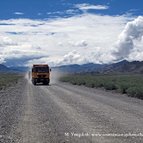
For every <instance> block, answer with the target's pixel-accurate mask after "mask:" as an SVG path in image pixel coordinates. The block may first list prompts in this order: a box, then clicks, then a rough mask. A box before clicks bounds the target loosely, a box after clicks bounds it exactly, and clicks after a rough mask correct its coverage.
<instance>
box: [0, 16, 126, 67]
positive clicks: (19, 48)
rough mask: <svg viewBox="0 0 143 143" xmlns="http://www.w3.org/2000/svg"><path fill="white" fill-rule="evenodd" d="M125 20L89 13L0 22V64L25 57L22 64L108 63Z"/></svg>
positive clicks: (124, 18) (121, 17)
mask: <svg viewBox="0 0 143 143" xmlns="http://www.w3.org/2000/svg"><path fill="white" fill-rule="evenodd" d="M128 20H129V18H128V17H126V16H124V15H123V16H108V15H94V14H88V13H85V14H83V15H78V16H73V17H70V18H57V19H53V20H52V19H51V20H31V19H9V20H0V33H1V38H0V49H1V52H0V55H1V59H4V60H1V61H8V60H13V59H18V60H19V61H20V60H22V59H25V57H27V58H26V59H27V62H24V63H23V64H25V63H26V64H28V65H29V64H32V63H33V62H37V63H38V62H46V63H51V66H53V65H62V64H74V63H76V64H82V63H86V62H94V63H101V62H103V63H107V62H110V61H111V60H112V59H113V57H112V51H113V50H114V47H113V45H114V44H115V41H117V39H118V35H119V34H120V33H121V31H122V30H123V29H124V26H125V24H126V23H127V22H128ZM4 37H7V38H6V39H7V40H2V39H5V38H4ZM73 51H74V52H73ZM28 57H29V58H28ZM29 59H30V60H29Z"/></svg>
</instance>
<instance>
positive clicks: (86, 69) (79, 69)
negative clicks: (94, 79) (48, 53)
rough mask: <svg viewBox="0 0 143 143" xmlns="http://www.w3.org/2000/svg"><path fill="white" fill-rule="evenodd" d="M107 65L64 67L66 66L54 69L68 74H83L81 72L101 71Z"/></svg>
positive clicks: (90, 64) (91, 64)
mask: <svg viewBox="0 0 143 143" xmlns="http://www.w3.org/2000/svg"><path fill="white" fill-rule="evenodd" d="M104 66H105V65H101V64H93V63H89V64H83V65H77V64H74V65H64V66H59V67H55V68H54V69H56V70H58V71H62V72H67V73H81V72H95V71H98V70H99V69H102V68H103V67H104Z"/></svg>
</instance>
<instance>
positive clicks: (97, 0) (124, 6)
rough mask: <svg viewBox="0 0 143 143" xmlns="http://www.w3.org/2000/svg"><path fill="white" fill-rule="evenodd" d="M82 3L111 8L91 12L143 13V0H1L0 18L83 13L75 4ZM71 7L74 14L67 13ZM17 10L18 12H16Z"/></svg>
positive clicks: (37, 17) (115, 13)
mask: <svg viewBox="0 0 143 143" xmlns="http://www.w3.org/2000/svg"><path fill="white" fill-rule="evenodd" d="M82 3H88V4H91V5H94V4H96V5H106V6H109V9H106V10H104V11H99V10H95V9H94V10H88V12H90V13H96V14H107V15H120V14H125V13H131V14H133V15H142V14H143V8H142V5H143V1H142V0H138V1H136V0H1V2H0V19H10V18H31V19H44V18H53V17H57V16H60V17H62V16H73V15H74V14H81V13H82V11H80V10H79V9H77V8H76V7H75V4H82ZM69 9H73V10H77V11H76V12H75V13H74V14H67V13H65V11H66V10H69ZM16 12H17V14H14V13H16ZM57 12H61V13H57ZM18 13H19V14H18ZM20 13H21V14H20ZM22 13H23V14H22ZM48 13H49V14H48Z"/></svg>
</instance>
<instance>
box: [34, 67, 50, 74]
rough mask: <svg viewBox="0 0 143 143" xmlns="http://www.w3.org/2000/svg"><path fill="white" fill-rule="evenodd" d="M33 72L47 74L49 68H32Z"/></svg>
mask: <svg viewBox="0 0 143 143" xmlns="http://www.w3.org/2000/svg"><path fill="white" fill-rule="evenodd" d="M33 71H34V72H42V73H43V72H49V67H34V68H33Z"/></svg>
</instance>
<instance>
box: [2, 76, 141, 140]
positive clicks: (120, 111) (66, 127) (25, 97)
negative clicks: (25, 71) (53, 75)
mask: <svg viewBox="0 0 143 143" xmlns="http://www.w3.org/2000/svg"><path fill="white" fill-rule="evenodd" d="M66 142H69V143H94V142H95V143H142V142H143V101H142V100H138V99H134V98H130V97H127V96H125V95H120V94H117V93H111V92H106V91H104V90H97V89H90V88H87V87H82V86H74V85H70V84H64V83H60V82H59V83H51V85H50V86H41V85H39V86H38V85H37V86H33V85H32V84H31V83H30V82H29V81H28V80H27V79H22V80H21V81H19V83H18V84H17V85H16V86H15V87H9V88H8V89H6V90H5V91H0V143H66Z"/></svg>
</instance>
